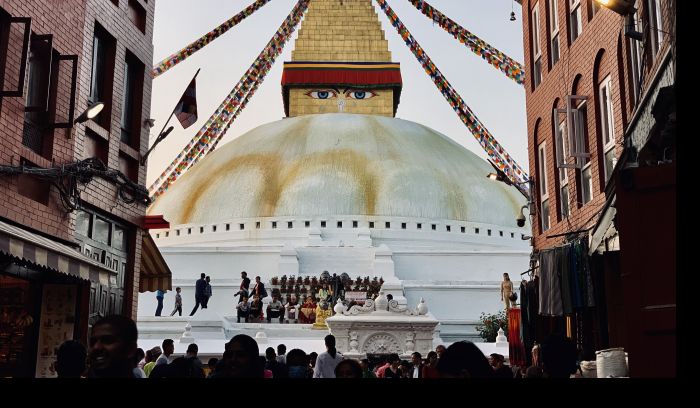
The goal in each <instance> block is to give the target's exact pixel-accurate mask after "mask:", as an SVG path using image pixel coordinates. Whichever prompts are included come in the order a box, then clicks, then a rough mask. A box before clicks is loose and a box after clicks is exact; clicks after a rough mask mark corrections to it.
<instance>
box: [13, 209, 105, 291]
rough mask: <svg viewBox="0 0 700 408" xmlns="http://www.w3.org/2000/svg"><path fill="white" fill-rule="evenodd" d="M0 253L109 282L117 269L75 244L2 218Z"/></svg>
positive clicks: (49, 267) (92, 279) (21, 260)
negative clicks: (27, 228)
mask: <svg viewBox="0 0 700 408" xmlns="http://www.w3.org/2000/svg"><path fill="white" fill-rule="evenodd" d="M0 253H4V254H6V255H8V256H10V257H12V258H15V259H17V260H19V261H20V262H25V263H28V264H31V265H35V266H38V267H42V268H47V269H51V270H53V271H56V272H59V273H64V274H66V275H71V276H75V277H77V278H80V279H85V280H90V281H92V282H96V283H100V284H102V285H108V284H109V283H110V281H112V282H113V283H114V282H116V276H117V272H116V271H112V270H111V269H108V268H107V267H106V266H104V265H102V264H101V263H99V262H97V261H95V260H94V259H92V258H89V257H87V256H85V255H83V254H82V253H80V252H79V251H77V250H76V249H74V248H71V247H69V246H68V245H65V244H62V243H60V242H57V241H54V240H52V239H49V238H45V237H42V236H41V235H38V234H35V233H32V232H29V231H27V230H25V229H23V228H19V227H15V226H13V225H10V224H7V223H4V222H2V221H0Z"/></svg>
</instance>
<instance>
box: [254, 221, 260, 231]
mask: <svg viewBox="0 0 700 408" xmlns="http://www.w3.org/2000/svg"><path fill="white" fill-rule="evenodd" d="M255 229H260V221H256V222H255Z"/></svg>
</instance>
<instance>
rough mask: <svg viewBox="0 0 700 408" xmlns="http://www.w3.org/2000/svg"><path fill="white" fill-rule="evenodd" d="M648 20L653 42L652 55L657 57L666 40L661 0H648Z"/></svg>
mask: <svg viewBox="0 0 700 408" xmlns="http://www.w3.org/2000/svg"><path fill="white" fill-rule="evenodd" d="M646 6H647V22H648V26H649V36H650V40H651V41H650V42H651V57H652V58H655V57H656V56H657V55H658V53H659V51H660V50H661V44H662V43H663V41H664V33H663V32H662V31H661V30H663V27H664V22H663V16H662V14H661V0H647V1H646Z"/></svg>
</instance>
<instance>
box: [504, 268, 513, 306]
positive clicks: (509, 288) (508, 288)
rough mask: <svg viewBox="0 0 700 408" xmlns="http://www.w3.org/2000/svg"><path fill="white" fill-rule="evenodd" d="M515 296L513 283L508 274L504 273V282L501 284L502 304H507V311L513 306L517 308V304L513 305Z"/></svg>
mask: <svg viewBox="0 0 700 408" xmlns="http://www.w3.org/2000/svg"><path fill="white" fill-rule="evenodd" d="M513 294H514V292H513V282H511V280H510V277H508V274H507V273H504V274H503V282H501V302H504V303H505V306H506V310H508V309H510V308H511V306H515V303H513V304H512V305H511V296H512V295H513Z"/></svg>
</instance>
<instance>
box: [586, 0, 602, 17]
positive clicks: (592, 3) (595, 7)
mask: <svg viewBox="0 0 700 408" xmlns="http://www.w3.org/2000/svg"><path fill="white" fill-rule="evenodd" d="M588 5H589V6H588V9H589V10H590V13H589V15H590V17H589V18H588V21H591V19H592V18H593V17H595V15H596V14H598V12H599V11H600V8H601V7H602V6H601V5H600V3H598V1H597V0H588Z"/></svg>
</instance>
